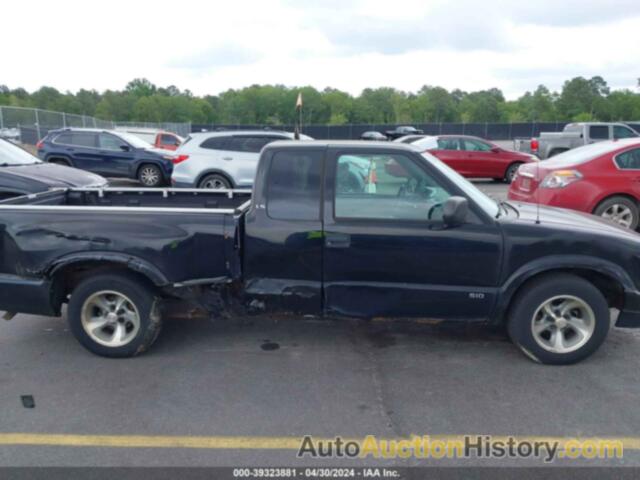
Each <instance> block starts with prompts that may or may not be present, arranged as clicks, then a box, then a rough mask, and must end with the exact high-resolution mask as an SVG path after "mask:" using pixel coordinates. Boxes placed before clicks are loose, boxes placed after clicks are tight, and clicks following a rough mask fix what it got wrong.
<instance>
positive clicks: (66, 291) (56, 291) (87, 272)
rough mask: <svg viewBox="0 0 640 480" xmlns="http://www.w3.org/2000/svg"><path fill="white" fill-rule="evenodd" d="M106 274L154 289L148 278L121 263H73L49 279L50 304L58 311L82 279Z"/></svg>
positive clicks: (86, 261)
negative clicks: (116, 275) (128, 279)
mask: <svg viewBox="0 0 640 480" xmlns="http://www.w3.org/2000/svg"><path fill="white" fill-rule="evenodd" d="M106 273H116V274H122V275H126V276H128V277H130V278H135V279H136V280H138V281H140V282H142V283H144V284H146V285H147V286H148V287H150V288H156V287H155V285H154V283H153V282H152V281H151V279H150V278H149V277H147V276H145V275H144V274H142V273H139V272H136V271H135V270H132V269H131V268H129V267H127V266H126V265H125V264H123V263H118V262H110V261H102V260H100V261H98V260H96V261H94V260H85V261H81V262H74V263H71V264H69V265H67V266H64V267H61V268H60V269H58V270H56V271H55V272H54V273H53V275H52V277H51V285H52V286H51V291H52V302H53V304H54V307H55V308H56V309H59V308H60V305H61V304H63V303H65V302H66V301H67V298H68V296H69V295H70V294H71V292H73V290H74V289H75V288H76V287H77V286H78V285H79V284H80V283H81V282H82V281H83V280H84V279H86V278H88V277H93V276H95V275H101V274H106Z"/></svg>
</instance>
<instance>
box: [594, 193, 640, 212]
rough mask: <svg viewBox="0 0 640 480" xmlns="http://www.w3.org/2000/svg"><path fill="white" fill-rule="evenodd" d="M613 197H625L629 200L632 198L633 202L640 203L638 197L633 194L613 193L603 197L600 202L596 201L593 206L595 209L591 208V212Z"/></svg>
mask: <svg viewBox="0 0 640 480" xmlns="http://www.w3.org/2000/svg"><path fill="white" fill-rule="evenodd" d="M613 197H624V198H626V199H628V200H631V201H632V202H633V203H635V204H636V205H638V199H637V198H635V197H634V196H633V195H629V194H628V193H613V194H611V195H607V196H606V197H604V198H603V199H601V200H600V201H599V202H598V203H596V205H595V207H593V210H591V212H592V213H593V212H595V211H596V209H597V208H598V207H599V206H600V205H601V204H602V203H603V202H606V201H607V200H609V199H610V198H613Z"/></svg>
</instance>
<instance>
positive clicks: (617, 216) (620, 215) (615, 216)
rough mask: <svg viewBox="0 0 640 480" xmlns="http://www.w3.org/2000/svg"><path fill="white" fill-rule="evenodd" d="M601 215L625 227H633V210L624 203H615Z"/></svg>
mask: <svg viewBox="0 0 640 480" xmlns="http://www.w3.org/2000/svg"><path fill="white" fill-rule="evenodd" d="M601 216H602V218H606V219H609V220H612V221H613V222H615V223H617V224H618V225H621V226H623V227H625V228H629V227H631V224H632V223H633V212H632V211H631V209H630V208H629V207H628V206H626V205H623V204H622V203H614V204H613V205H611V206H610V207H609V208H607V209H606V210H605V211H604V212H602V215H601Z"/></svg>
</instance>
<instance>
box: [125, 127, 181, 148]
mask: <svg viewBox="0 0 640 480" xmlns="http://www.w3.org/2000/svg"><path fill="white" fill-rule="evenodd" d="M116 131H118V132H126V133H130V134H131V135H135V136H136V137H138V138H139V139H140V140H144V141H145V142H147V143H149V144H151V145H152V146H153V147H156V148H162V149H164V150H177V149H178V147H179V146H180V145H182V144H183V143H184V138H182V137H181V136H180V135H176V134H175V133H172V132H167V131H165V130H158V129H156V128H136V127H116Z"/></svg>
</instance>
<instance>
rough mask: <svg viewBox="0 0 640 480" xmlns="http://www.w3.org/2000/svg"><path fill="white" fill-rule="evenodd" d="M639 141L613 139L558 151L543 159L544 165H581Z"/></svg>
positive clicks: (562, 166)
mask: <svg viewBox="0 0 640 480" xmlns="http://www.w3.org/2000/svg"><path fill="white" fill-rule="evenodd" d="M638 143H640V142H639V141H638V139H637V138H634V139H629V140H627V141H624V140H614V141H605V142H597V143H592V144H590V145H585V146H583V147H578V148H574V149H572V150H567V151H566V152H564V153H560V154H558V155H555V156H554V157H552V158H550V159H549V160H546V161H544V162H543V163H544V167H545V168H546V167H548V168H568V167H572V166H575V165H581V164H583V163H587V162H590V161H591V160H593V159H594V158H596V157H599V156H601V155H604V154H606V153H609V152H613V151H615V150H618V149H620V148H623V147H625V146H627V145H629V144H638Z"/></svg>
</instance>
